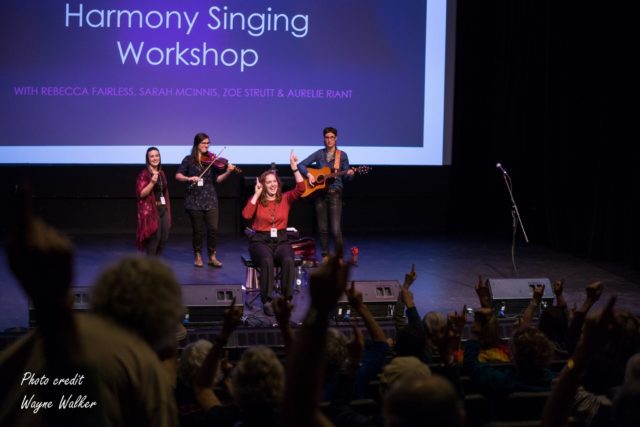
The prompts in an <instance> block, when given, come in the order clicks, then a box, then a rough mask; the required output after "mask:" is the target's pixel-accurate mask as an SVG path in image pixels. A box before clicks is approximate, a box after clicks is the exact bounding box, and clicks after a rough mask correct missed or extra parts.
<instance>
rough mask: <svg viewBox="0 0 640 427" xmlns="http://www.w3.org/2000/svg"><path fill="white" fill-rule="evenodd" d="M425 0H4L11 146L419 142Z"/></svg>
mask: <svg viewBox="0 0 640 427" xmlns="http://www.w3.org/2000/svg"><path fill="white" fill-rule="evenodd" d="M426 3H427V2H426V1H423V0H411V1H404V2H400V3H398V2H392V1H382V0H380V1H368V2H359V1H355V0H354V1H345V0H325V1H322V2H317V1H311V2H307V1H300V0H272V1H262V0H245V1H239V0H235V1H221V2H219V1H210V0H208V1H202V0H191V1H179V2H177V1H134V2H131V1H128V2H122V1H114V0H112V1H106V0H98V1H90V2H87V1H85V2H79V1H47V2H24V1H21V0H5V1H3V2H2V5H1V6H0V10H1V11H2V12H1V14H2V17H1V18H0V19H1V20H2V25H1V29H0V32H1V33H2V39H3V40H4V41H5V43H3V46H2V47H1V48H0V58H1V61H2V62H1V64H2V65H1V67H2V69H1V76H2V78H1V80H0V84H1V87H0V91H1V92H0V93H1V95H0V96H1V101H2V107H0V108H1V109H2V112H1V114H2V117H3V119H2V124H1V131H0V135H2V139H1V140H0V147H1V146H34V145H52V146H139V145H146V146H148V145H160V146H162V145H163V144H166V145H189V144H190V142H191V140H192V137H193V135H194V134H195V133H196V132H199V131H205V132H207V133H210V134H211V136H212V137H213V140H214V143H216V142H218V141H222V142H220V144H225V145H232V146H246V145H250V146H254V145H258V146H259V145H265V146H281V145H297V146H300V145H302V146H304V145H314V146H317V145H318V144H319V143H320V142H321V138H320V137H319V135H320V130H321V129H322V128H323V127H324V126H329V125H331V126H336V127H337V128H338V129H339V130H345V129H348V134H349V138H348V139H344V138H343V139H342V140H341V145H343V146H354V147H355V146H367V147H421V146H422V145H423V130H424V114H425V111H424V110H425V108H424V103H425V99H424V98H425V81H424V80H425V31H426V30H425V28H426V16H427V13H426V7H427V5H426ZM211 8H215V9H213V14H214V15H215V17H212V16H211V14H210V11H211V10H212V9H211ZM110 11H113V12H110ZM118 12H121V13H122V16H121V21H120V28H118ZM131 13H133V14H131ZM234 14H235V15H234ZM252 14H253V15H252ZM232 15H233V16H232ZM276 15H278V21H277V22H278V28H277V30H275V31H274V30H273V29H272V28H264V27H262V26H261V23H262V22H263V21H262V20H263V19H264V20H265V21H264V22H265V24H264V25H265V27H266V26H267V24H272V23H273V21H274V19H275V16H276ZM129 16H132V17H133V18H132V21H131V22H132V24H133V25H131V26H130V25H129V22H130V21H129ZM140 16H141V17H142V21H141V22H142V28H139V26H138V24H139V22H140V21H139V19H138V17H140ZM231 18H233V24H234V27H233V28H229V22H228V21H229V20H230V19H231ZM225 19H226V20H227V26H226V27H225V25H224V24H225ZM243 20H244V24H245V25H246V27H245V28H244V29H242V28H240V27H241V24H242V21H243ZM66 22H68V26H67V25H66ZM160 25H161V26H160ZM285 25H288V29H287V28H285ZM156 26H159V28H152V27H156ZM167 26H168V28H167ZM216 26H217V28H215V27H216ZM211 27H214V28H213V29H212V28H211ZM250 27H251V28H250ZM261 32H262V33H261ZM250 33H253V34H255V36H252V35H251V34H250ZM205 48H206V49H210V52H209V53H208V54H207V55H203V52H202V51H203V50H204V49H205ZM214 50H215V52H214ZM177 51H180V52H182V54H181V55H176V52H177ZM138 53H139V57H138V60H137V63H136V61H135V60H134V56H135V55H134V54H138ZM147 53H148V56H147ZM216 55H217V58H216ZM204 57H206V61H207V64H206V65H203V64H202V62H203V61H204V59H203V58H204ZM243 57H244V63H243V59H242V58H243ZM180 58H182V59H180ZM216 59H217V64H214V62H215V61H216ZM167 62H168V63H167ZM189 62H191V64H187V63H189ZM194 62H197V63H196V64H193V63H194ZM154 64H157V65H154ZM440 144H441V141H440ZM136 161H137V160H136ZM0 163H2V161H1V159H0ZM96 163H99V161H96Z"/></svg>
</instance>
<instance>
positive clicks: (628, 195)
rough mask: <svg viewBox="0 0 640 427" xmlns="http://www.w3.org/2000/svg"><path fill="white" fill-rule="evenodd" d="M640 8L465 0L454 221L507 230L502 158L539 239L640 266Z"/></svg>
mask: <svg viewBox="0 0 640 427" xmlns="http://www.w3.org/2000/svg"><path fill="white" fill-rule="evenodd" d="M632 9H634V10H632ZM635 16H638V15H637V14H636V13H635V6H634V3H633V2H629V3H628V4H627V3H622V2H614V3H607V2H595V1H581V2H578V1H574V2H557V1H544V2H541V1H509V0H504V1H496V2H478V1H474V0H459V1H458V22H457V51H456V89H455V91H456V93H455V107H454V108H455V114H454V145H453V150H454V151H453V167H452V188H453V200H452V204H453V206H454V209H453V212H454V214H453V215H452V216H451V224H450V229H452V230H457V231H465V232H468V231H480V232H486V233H491V234H498V235H499V234H500V233H505V235H510V233H511V214H510V202H509V200H508V195H507V192H506V189H505V186H504V183H503V182H502V178H501V175H500V173H499V172H498V171H497V169H496V168H495V164H496V162H501V163H502V164H503V165H504V166H505V168H506V169H507V170H508V172H509V174H510V175H511V177H512V179H513V183H514V193H515V196H516V200H517V201H518V205H519V207H520V211H521V214H522V216H523V219H524V222H525V225H526V226H527V232H528V234H529V237H530V239H531V240H532V241H533V242H534V243H543V244H548V245H550V246H551V247H553V248H556V249H559V250H562V251H566V252H570V253H573V254H576V255H579V256H584V257H589V258H595V259H603V260H614V261H623V262H624V263H626V264H629V265H631V266H633V267H636V268H637V267H640V249H639V248H640V241H639V239H640V215H639V213H640V212H639V207H638V206H639V204H638V198H639V196H640V181H639V176H638V175H639V173H638V149H637V148H636V147H637V145H638V143H639V141H638V136H637V132H636V129H635V128H636V125H635V123H636V122H637V121H638V118H637V114H636V111H637V110H638V108H637V105H638V98H637V93H638V92H637V83H636V82H637V80H638V78H639V76H640V73H639V72H638V71H639V69H638V67H637V66H636V65H634V64H633V63H634V62H635V61H637V56H638V54H637V52H638V47H637V45H638V42H639V41H640V37H638V35H639V34H638V33H639V30H638V28H639V26H638V25H637V24H636V22H635V18H634V17H635ZM520 240H522V239H520Z"/></svg>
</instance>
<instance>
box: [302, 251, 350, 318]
mask: <svg viewBox="0 0 640 427" xmlns="http://www.w3.org/2000/svg"><path fill="white" fill-rule="evenodd" d="M348 276H349V265H348V264H345V263H344V262H342V247H341V246H338V248H337V252H336V254H335V255H332V256H330V257H329V259H328V261H327V262H325V263H323V264H322V265H321V266H320V267H319V268H318V269H316V271H315V272H313V273H312V274H311V276H310V277H309V290H310V293H311V303H312V305H313V306H314V307H315V308H316V309H318V310H320V311H323V312H324V313H323V314H329V312H330V311H331V309H332V308H333V307H334V306H335V304H336V303H337V301H338V298H339V297H340V295H342V293H343V292H344V290H345V288H346V287H347V277H348Z"/></svg>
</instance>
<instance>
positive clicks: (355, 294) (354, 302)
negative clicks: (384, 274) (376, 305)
mask: <svg viewBox="0 0 640 427" xmlns="http://www.w3.org/2000/svg"><path fill="white" fill-rule="evenodd" d="M345 293H346V295H347V300H348V301H349V305H350V306H351V307H352V308H353V309H354V310H358V308H360V307H362V305H363V304H364V303H363V302H362V292H360V291H358V290H356V282H351V286H349V287H348V288H347V290H346V292H345Z"/></svg>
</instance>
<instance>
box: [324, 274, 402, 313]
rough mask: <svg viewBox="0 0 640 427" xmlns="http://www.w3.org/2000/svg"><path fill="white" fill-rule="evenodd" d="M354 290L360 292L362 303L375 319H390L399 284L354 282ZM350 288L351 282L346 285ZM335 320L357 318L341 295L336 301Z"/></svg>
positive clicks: (390, 281) (396, 299) (394, 281)
mask: <svg viewBox="0 0 640 427" xmlns="http://www.w3.org/2000/svg"><path fill="white" fill-rule="evenodd" d="M354 282H355V289H356V290H357V291H360V292H362V301H363V302H364V303H365V305H366V306H367V307H369V310H370V311H371V314H373V317H375V318H376V319H390V318H392V317H393V311H394V309H395V306H396V302H397V301H398V295H400V286H401V285H400V282H398V281H397V280H355V281H354ZM347 286H351V282H349V283H348V284H347ZM334 317H335V319H336V320H344V321H347V320H349V319H350V318H352V317H358V313H357V312H356V311H355V310H353V309H352V308H351V306H350V305H349V302H348V301H347V296H346V295H345V294H342V296H341V297H340V299H338V306H337V308H336V313H335V316H334Z"/></svg>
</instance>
